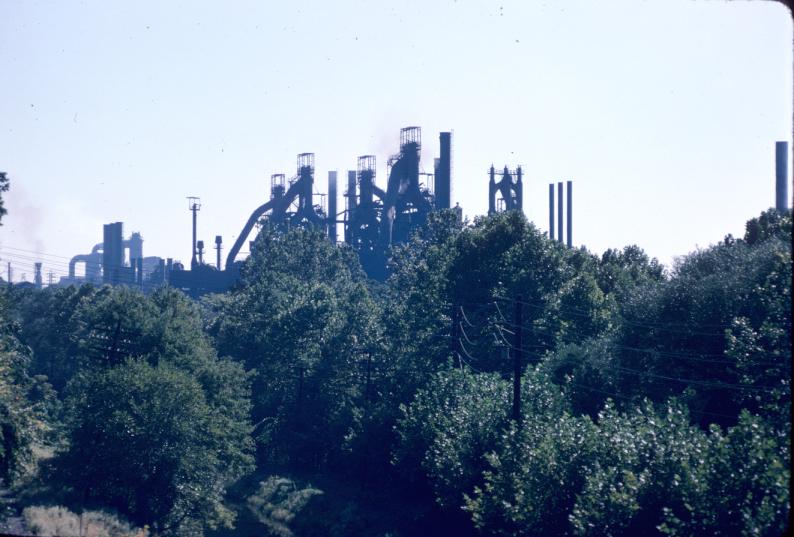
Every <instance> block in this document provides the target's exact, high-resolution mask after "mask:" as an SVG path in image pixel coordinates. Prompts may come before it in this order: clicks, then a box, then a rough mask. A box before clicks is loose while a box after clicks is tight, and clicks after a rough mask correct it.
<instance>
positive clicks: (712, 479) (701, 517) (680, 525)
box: [660, 411, 791, 537]
mask: <svg viewBox="0 0 794 537" xmlns="http://www.w3.org/2000/svg"><path fill="white" fill-rule="evenodd" d="M789 435H790V427H789V428H787V429H783V430H776V429H774V428H773V427H770V426H769V425H768V424H766V423H765V422H764V420H762V419H761V418H759V417H758V416H753V415H751V414H749V413H748V412H746V411H744V412H742V414H741V416H740V417H739V422H738V424H737V425H736V426H735V427H732V428H730V429H729V430H728V433H727V435H726V434H723V433H722V432H721V431H720V430H719V429H718V428H717V427H714V428H713V429H712V434H711V437H710V443H709V451H708V452H707V453H706V454H705V457H704V458H703V463H702V464H703V465H705V472H703V476H704V477H703V479H704V481H705V486H702V487H700V488H699V489H697V491H696V492H698V493H699V494H696V495H692V496H690V497H689V498H687V500H688V503H687V505H686V507H687V510H688V511H689V512H687V513H685V516H681V515H679V514H677V513H675V512H674V511H672V510H670V509H666V510H665V522H664V523H663V524H662V525H661V526H660V530H661V532H662V533H664V534H667V535H692V534H697V535H715V536H726V537H727V536H729V535H742V536H745V535H746V536H749V535H769V536H772V535H783V534H784V533H785V530H786V528H787V525H788V522H789V512H790V510H791V499H790V491H789V484H790V479H791V469H790V468H791V466H790V461H791V447H790V438H789Z"/></svg>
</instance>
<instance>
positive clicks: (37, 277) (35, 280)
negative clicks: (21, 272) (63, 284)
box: [33, 263, 41, 289]
mask: <svg viewBox="0 0 794 537" xmlns="http://www.w3.org/2000/svg"><path fill="white" fill-rule="evenodd" d="M34 266H35V267H36V275H35V276H34V277H33V283H35V284H36V289H41V263H34Z"/></svg>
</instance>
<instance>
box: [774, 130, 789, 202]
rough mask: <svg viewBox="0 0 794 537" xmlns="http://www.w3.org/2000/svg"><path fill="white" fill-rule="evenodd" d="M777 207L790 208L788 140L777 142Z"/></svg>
mask: <svg viewBox="0 0 794 537" xmlns="http://www.w3.org/2000/svg"><path fill="white" fill-rule="evenodd" d="M775 209H777V210H778V211H780V212H784V211H785V210H786V209H788V142H776V143H775Z"/></svg>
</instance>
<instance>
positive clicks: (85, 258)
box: [69, 252, 102, 279]
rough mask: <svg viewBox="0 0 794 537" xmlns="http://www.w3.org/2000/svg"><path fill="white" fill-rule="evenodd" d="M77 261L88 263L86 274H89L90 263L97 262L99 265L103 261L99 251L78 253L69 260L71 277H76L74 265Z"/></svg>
mask: <svg viewBox="0 0 794 537" xmlns="http://www.w3.org/2000/svg"><path fill="white" fill-rule="evenodd" d="M77 263H85V264H86V275H88V265H89V264H90V263H95V264H96V265H99V264H101V263H102V256H101V255H99V254H98V253H96V252H94V253H90V254H83V255H76V256H74V257H73V258H72V259H70V260H69V278H70V279H74V267H75V265H76V264H77Z"/></svg>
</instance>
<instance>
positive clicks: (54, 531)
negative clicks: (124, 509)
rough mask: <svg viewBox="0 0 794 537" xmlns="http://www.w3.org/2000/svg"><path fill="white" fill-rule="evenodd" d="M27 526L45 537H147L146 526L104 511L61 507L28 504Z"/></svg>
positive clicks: (24, 511)
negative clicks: (141, 526) (72, 509)
mask: <svg viewBox="0 0 794 537" xmlns="http://www.w3.org/2000/svg"><path fill="white" fill-rule="evenodd" d="M22 519H23V520H24V521H25V526H26V527H27V528H29V529H30V531H31V532H32V533H33V535H40V536H42V537H146V535H148V532H147V531H146V530H145V529H138V528H133V527H132V526H130V525H129V523H127V522H125V521H124V520H121V519H119V518H118V517H117V516H114V515H112V514H110V513H106V512H103V511H85V512H84V513H81V514H76V513H73V512H71V511H70V510H69V509H67V508H65V507H61V506H55V507H42V506H33V507H26V508H25V509H24V510H23V511H22Z"/></svg>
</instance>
